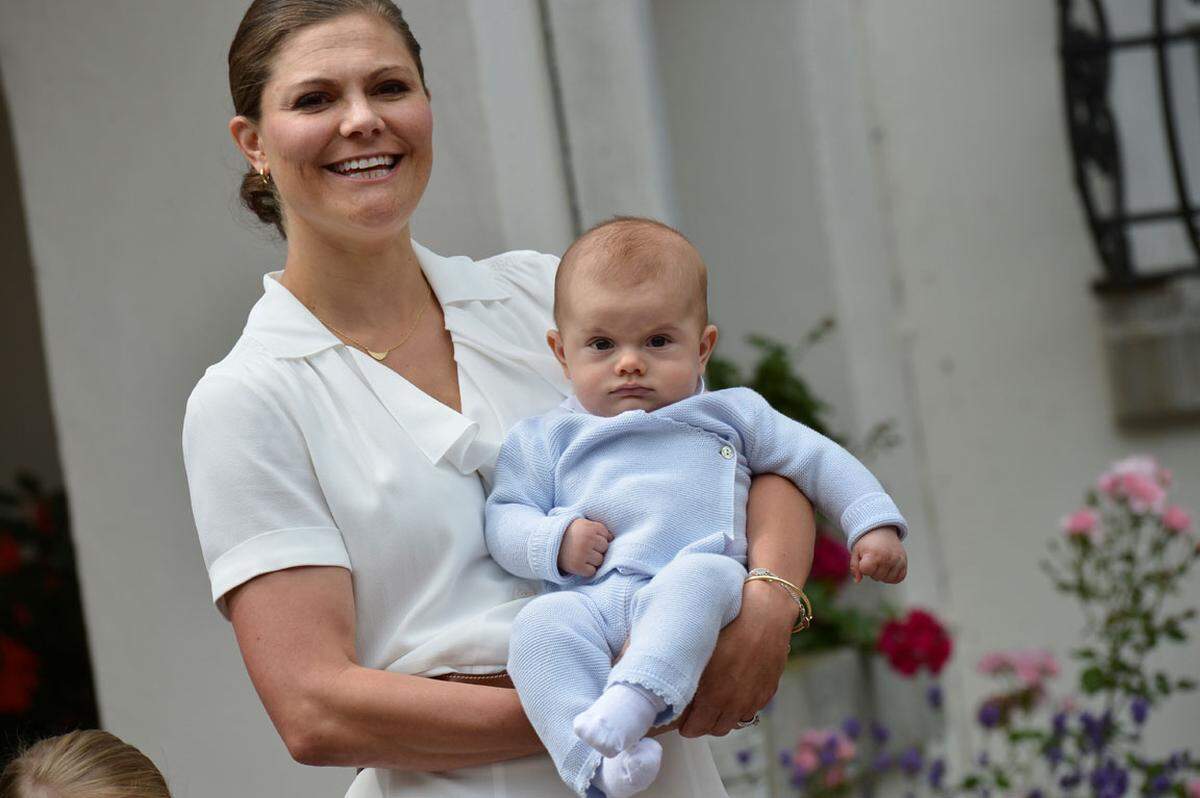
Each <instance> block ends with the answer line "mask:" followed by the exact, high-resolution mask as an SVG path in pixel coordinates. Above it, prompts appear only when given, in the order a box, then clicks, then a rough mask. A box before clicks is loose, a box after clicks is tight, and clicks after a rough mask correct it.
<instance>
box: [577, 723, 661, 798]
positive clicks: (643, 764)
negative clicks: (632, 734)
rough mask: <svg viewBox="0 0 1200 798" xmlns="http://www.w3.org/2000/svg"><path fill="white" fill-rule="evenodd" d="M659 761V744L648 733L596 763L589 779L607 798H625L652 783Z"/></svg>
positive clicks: (656, 773)
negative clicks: (628, 747) (623, 749)
mask: <svg viewBox="0 0 1200 798" xmlns="http://www.w3.org/2000/svg"><path fill="white" fill-rule="evenodd" d="M661 765H662V746H661V745H659V744H658V743H657V742H656V741H655V740H651V739H650V738H649V737H643V738H642V739H641V740H639V741H638V742H636V743H634V745H633V747H632V748H630V749H629V750H628V751H622V752H621V753H619V754H617V755H616V756H615V757H612V758H611V759H605V760H604V761H603V762H602V763H601V764H600V772H599V773H597V774H596V778H594V779H593V780H592V784H594V785H596V786H597V787H599V788H600V789H601V790H602V791H603V792H604V794H605V795H606V796H607V797H608V798H629V796H631V795H636V794H637V793H639V792H641V791H642V790H644V789H646V788H647V787H649V786H650V785H651V784H653V783H654V778H655V776H657V775H658V769H659V767H660V766H661Z"/></svg>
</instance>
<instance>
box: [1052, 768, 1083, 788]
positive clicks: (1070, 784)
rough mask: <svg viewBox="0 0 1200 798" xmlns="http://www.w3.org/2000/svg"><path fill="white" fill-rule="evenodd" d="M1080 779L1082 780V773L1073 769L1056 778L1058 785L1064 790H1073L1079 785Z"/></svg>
mask: <svg viewBox="0 0 1200 798" xmlns="http://www.w3.org/2000/svg"><path fill="white" fill-rule="evenodd" d="M1081 781H1083V774H1082V773H1080V772H1079V771H1078V770H1073V771H1071V772H1070V773H1068V774H1067V775H1065V776H1063V777H1062V778H1061V779H1059V780H1058V786H1059V787H1062V788H1063V789H1064V790H1073V789H1075V788H1076V787H1078V786H1079V783H1080V782H1081Z"/></svg>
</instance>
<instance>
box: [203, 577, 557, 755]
mask: <svg viewBox="0 0 1200 798" xmlns="http://www.w3.org/2000/svg"><path fill="white" fill-rule="evenodd" d="M226 600H227V603H228V607H229V614H230V619H231V620H232V621H233V627H234V631H235V632H236V634H237V640H238V645H239V646H240V647H241V650H242V658H243V659H244V660H245V662H246V669H247V670H248V671H249V673H250V679H251V681H253V682H254V687H255V689H257V690H258V694H259V697H260V698H261V699H262V702H263V705H264V706H265V707H266V709H267V714H268V715H270V717H271V721H272V722H273V723H274V724H275V728H276V729H277V730H278V732H279V735H280V736H281V737H282V738H283V741H284V744H285V745H286V746H287V749H288V752H289V753H290V754H291V755H292V758H293V759H295V760H296V761H297V762H302V763H304V764H306V765H338V766H348V767H386V768H393V769H399V770H415V771H439V770H452V769H455V768H462V767H470V766H472V765H483V764H487V763H489V762H499V761H502V760H506V759H515V758H517V757H521V756H526V755H529V754H534V753H538V752H540V751H542V750H543V748H542V745H541V743H540V742H539V741H538V739H537V735H536V734H535V733H534V731H533V727H532V726H530V724H529V721H528V720H527V719H526V718H525V713H524V712H523V711H522V710H521V704H520V701H518V699H517V693H516V691H515V690H508V689H504V688H499V687H485V686H480V685H472V684H462V683H455V682H446V681H441V680H437V679H428V678H424V677H420V676H408V675H405V674H398V673H389V672H387V671H382V670H375V669H372V668H366V667H363V666H361V665H359V664H358V663H357V662H356V661H355V652H354V634H355V629H354V594H353V589H352V586H351V576H350V572H349V571H347V570H346V569H344V568H336V567H306V568H290V569H287V570H283V571H275V572H273V573H268V574H263V575H262V576H258V577H255V578H254V579H252V580H250V581H249V582H247V583H246V584H244V585H242V586H240V587H238V588H236V589H235V590H233V591H231V592H230V593H229V594H228V596H227V599H226Z"/></svg>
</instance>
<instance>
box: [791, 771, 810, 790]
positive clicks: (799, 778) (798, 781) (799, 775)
mask: <svg viewBox="0 0 1200 798" xmlns="http://www.w3.org/2000/svg"><path fill="white" fill-rule="evenodd" d="M807 783H808V774H807V773H805V772H804V771H802V770H795V771H792V786H793V787H795V788H796V789H797V790H803V789H804V785H806V784H807Z"/></svg>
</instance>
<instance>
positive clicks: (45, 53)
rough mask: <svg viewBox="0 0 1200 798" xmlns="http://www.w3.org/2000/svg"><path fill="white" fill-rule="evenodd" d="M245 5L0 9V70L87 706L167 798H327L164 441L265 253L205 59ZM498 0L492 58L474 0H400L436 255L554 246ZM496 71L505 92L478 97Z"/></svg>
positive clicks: (524, 9)
mask: <svg viewBox="0 0 1200 798" xmlns="http://www.w3.org/2000/svg"><path fill="white" fill-rule="evenodd" d="M245 5H246V3H245V2H243V0H220V2H216V1H214V0H209V1H208V2H203V3H192V2H181V3H162V2H159V0H125V1H124V2H120V3H93V2H81V1H79V0H17V2H8V3H4V4H2V5H0V74H2V75H3V80H4V88H5V92H6V94H7V96H8V98H9V104H10V111H11V117H12V126H13V131H14V138H15V144H16V156H17V157H16V160H17V165H18V167H19V171H20V181H21V186H22V188H23V199H24V204H25V208H26V211H27V215H28V219H29V239H30V244H31V249H32V256H33V261H34V263H35V266H36V274H37V284H38V285H37V288H38V296H39V301H40V306H41V311H42V325H43V328H44V330H45V331H46V333H47V334H46V354H47V359H48V364H49V375H50V384H51V394H52V400H53V407H54V413H55V416H56V420H57V427H58V435H59V444H60V450H61V455H62V462H63V467H64V472H65V476H66V482H67V486H68V489H69V491H70V496H71V499H72V507H73V520H74V526H75V538H76V545H77V549H78V555H79V563H80V571H81V581H82V588H83V596H84V602H85V611H86V615H87V623H88V629H89V636H90V642H91V646H92V653H93V663H94V666H95V672H96V679H97V687H98V691H99V700H100V710H101V716H102V719H103V722H104V724H105V726H106V727H107V728H109V729H111V730H112V731H114V732H115V733H117V734H118V735H120V736H122V737H124V738H125V739H127V740H129V741H130V742H132V743H134V744H136V745H138V746H139V747H141V748H142V749H143V750H145V751H146V752H147V753H149V754H150V755H151V757H152V758H154V759H155V761H156V762H158V763H159V765H160V766H161V767H162V768H163V770H164V771H165V773H166V774H167V776H168V778H169V780H170V782H171V785H172V788H173V790H174V792H175V794H176V795H177V796H180V798H188V796H212V795H256V796H281V797H282V796H289V797H290V796H309V795H310V796H319V795H320V796H329V795H339V794H341V793H340V790H342V789H343V788H344V785H345V784H347V783H348V782H349V780H350V777H351V775H352V774H351V773H350V772H348V771H345V770H325V771H317V770H313V769H309V768H304V767H301V766H299V765H295V764H294V763H292V762H291V761H290V759H289V758H288V757H287V754H286V752H285V750H284V748H283V746H282V744H281V743H280V742H279V740H278V738H277V736H276V735H275V734H274V731H273V729H272V728H271V727H270V724H269V722H268V720H267V718H266V715H265V713H264V712H263V711H262V708H261V706H260V705H259V702H258V699H257V697H256V696H255V694H254V691H253V689H252V687H251V685H250V683H249V680H248V679H247V677H246V675H245V672H244V669H243V667H242V664H241V661H240V658H239V656H238V653H237V649H236V646H235V644H234V641H233V637H232V634H231V630H230V628H229V626H228V625H227V624H226V623H225V622H224V621H222V620H221V619H220V617H219V615H218V614H217V612H216V611H215V610H214V609H213V608H212V606H211V604H210V601H209V598H208V584H207V579H206V577H205V574H204V565H203V561H202V559H201V556H200V550H199V546H198V545H197V543H196V540H195V531H194V529H193V526H192V522H191V516H190V509H189V506H188V500H187V491H186V486H185V484H184V476H183V469H182V463H181V460H180V453H179V435H180V424H181V420H182V414H183V408H184V400H185V398H186V397H187V394H188V392H189V391H190V389H191V386H192V385H193V384H194V383H195V381H196V380H197V379H198V378H199V376H200V374H201V373H202V371H203V369H204V367H205V366H206V365H208V364H209V363H212V362H213V361H215V360H217V359H218V358H220V357H221V356H222V355H223V354H224V353H225V352H226V351H227V350H228V348H229V347H230V346H231V345H232V343H233V341H234V340H235V338H236V337H237V335H238V333H239V331H240V330H241V327H242V324H243V322H244V319H245V314H246V311H247V310H248V309H249V307H250V305H251V304H252V303H253V302H254V300H255V299H256V298H257V296H258V295H259V293H260V292H261V284H260V278H261V275H262V273H263V272H265V271H267V270H269V269H273V268H277V267H278V266H279V265H280V263H281V259H282V249H281V247H280V246H279V245H278V243H277V242H276V241H275V240H274V238H273V237H272V236H271V235H270V234H269V233H268V232H266V231H265V229H263V228H261V227H259V226H258V225H257V223H255V222H254V221H252V219H251V218H250V217H249V216H248V214H247V213H245V212H243V211H242V210H241V209H240V208H239V207H238V206H237V202H236V187H237V184H238V177H239V174H240V171H241V169H242V166H241V164H239V162H238V158H237V157H236V155H235V151H234V148H233V145H232V142H231V141H230V139H229V135H228V133H227V131H226V124H227V122H228V119H229V117H230V115H231V108H230V101H229V98H228V89H227V85H228V84H227V80H226V74H225V63H224V59H225V53H226V49H227V47H228V43H229V40H230V39H231V38H232V36H233V32H234V30H235V28H236V25H237V23H238V20H239V18H240V16H241V13H242V11H243V10H244V7H245ZM497 5H498V4H497ZM507 6H508V8H509V9H511V10H512V11H513V14H512V15H511V17H510V18H509V19H508V31H507V33H506V36H510V37H512V38H511V39H507V40H508V41H515V42H517V43H518V45H519V46H520V47H521V51H520V52H513V53H511V54H509V55H506V53H505V51H504V50H503V49H502V48H500V47H498V46H496V47H492V48H491V49H489V48H488V47H486V46H481V45H480V43H479V42H480V40H481V39H485V38H487V37H486V34H487V31H486V29H481V25H483V24H484V23H486V22H487V15H488V14H489V13H494V12H495V11H496V9H495V7H494V6H490V7H489V6H481V5H480V4H477V3H473V2H468V0H420V1H418V2H409V3H405V8H406V11H407V12H408V13H409V16H410V19H411V22H412V25H413V28H414V30H415V32H416V34H417V35H418V37H420V39H421V41H422V42H423V44H424V45H425V47H426V52H427V56H426V61H425V63H426V69H427V72H428V75H429V79H430V82H431V84H432V87H433V101H434V113H435V119H436V122H435V126H436V131H435V148H436V165H435V169H434V178H433V182H432V184H431V186H430V189H429V193H428V195H427V196H426V199H425V202H424V204H423V205H422V209H421V212H420V214H419V217H418V219H417V220H416V222H415V224H414V228H415V230H416V234H417V235H418V236H419V237H421V238H422V239H423V240H424V241H426V242H428V243H429V244H430V245H432V246H434V247H435V248H440V249H442V250H443V251H447V252H456V253H467V254H472V255H482V254H485V253H490V252H495V251H498V250H501V249H505V248H512V247H515V246H522V247H540V248H544V249H549V250H556V249H560V248H561V247H562V246H563V245H564V244H565V243H566V242H567V241H568V240H569V236H570V229H569V223H568V221H567V217H566V215H565V213H564V211H563V209H564V208H565V202H564V200H563V199H562V197H563V196H564V191H565V190H564V188H563V185H562V176H561V172H560V171H556V167H555V166H554V163H555V162H554V159H549V158H545V156H544V153H543V151H542V150H543V148H544V146H546V142H551V143H553V144H554V149H555V151H556V150H557V144H556V138H555V137H556V136H557V132H556V130H555V129H554V128H553V125H552V114H551V111H550V105H549V100H548V98H547V97H546V96H545V95H544V92H545V86H544V79H543V80H542V82H540V83H539V82H538V80H537V79H536V75H535V76H533V77H532V78H531V77H530V74H531V70H534V67H536V64H537V63H538V61H539V60H540V55H538V52H539V50H538V48H540V46H541V37H540V31H539V29H538V28H537V27H536V24H535V23H536V16H535V15H534V14H533V12H532V9H533V3H532V2H531V1H530V2H524V0H512V2H509V3H508V4H507ZM477 15H478V16H477ZM522 43H523V44H522ZM481 51H482V53H483V54H482V55H481V54H480V53H481ZM534 71H536V70H534ZM496 84H505V85H507V86H508V89H507V95H506V96H507V97H508V98H509V99H510V100H511V104H509V105H505V106H503V107H500V108H496V107H491V106H489V105H487V103H486V102H485V99H488V100H489V101H490V98H492V97H493V96H494V93H495V91H496V90H495V88H494V86H495V85H496ZM518 130H520V131H522V132H523V134H524V135H523V136H518V135H516V134H515V133H514V131H518ZM501 161H505V162H506V163H505V167H504V168H500V167H498V166H497V164H498V163H500V162H501ZM522 164H528V168H522ZM514 197H517V198H519V200H520V201H519V203H517V202H514V201H513V198H514ZM514 208H520V210H521V213H520V214H516V213H514V212H513V209H514Z"/></svg>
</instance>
